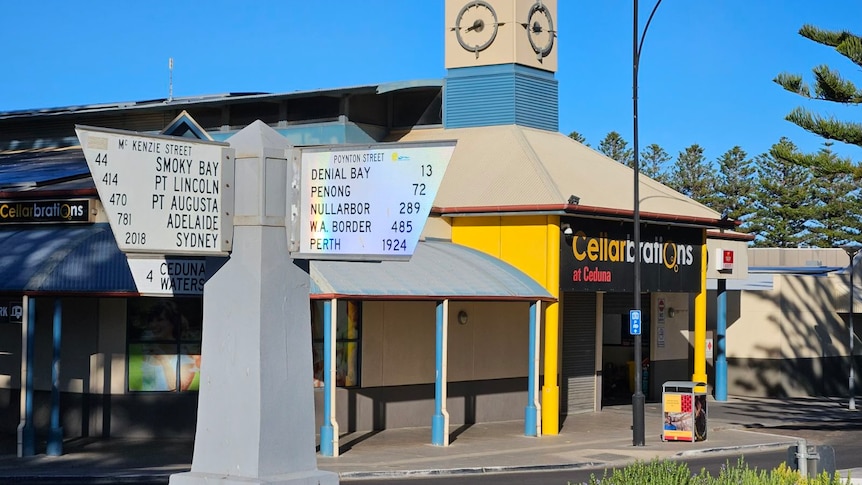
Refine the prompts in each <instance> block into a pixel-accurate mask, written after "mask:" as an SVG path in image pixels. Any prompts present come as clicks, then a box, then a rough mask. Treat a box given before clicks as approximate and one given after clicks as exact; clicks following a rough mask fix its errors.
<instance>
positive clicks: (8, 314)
mask: <svg viewBox="0 0 862 485" xmlns="http://www.w3.org/2000/svg"><path fill="white" fill-rule="evenodd" d="M23 321H24V303H23V302H22V301H21V300H12V301H0V323H22V322H23Z"/></svg>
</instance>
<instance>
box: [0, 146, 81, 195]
mask: <svg viewBox="0 0 862 485" xmlns="http://www.w3.org/2000/svg"><path fill="white" fill-rule="evenodd" d="M58 184H60V185H62V188H63V189H88V188H94V187H95V186H94V185H93V181H92V178H91V177H90V170H89V169H88V168H87V161H86V159H85V158H84V154H83V152H82V151H81V149H80V147H74V148H62V149H50V150H24V151H11V152H0V192H16V191H24V190H34V189H42V190H44V189H46V188H51V189H57V187H56V186H54V185H58ZM48 186H51V187H48Z"/></svg>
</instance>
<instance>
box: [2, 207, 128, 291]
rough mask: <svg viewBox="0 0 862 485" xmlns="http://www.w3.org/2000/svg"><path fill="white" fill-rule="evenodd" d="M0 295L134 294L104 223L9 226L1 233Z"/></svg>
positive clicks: (124, 260) (123, 258)
mask: <svg viewBox="0 0 862 485" xmlns="http://www.w3.org/2000/svg"><path fill="white" fill-rule="evenodd" d="M0 291H4V292H15V293H20V292H49V293H117V292H137V287H136V286H135V282H134V280H133V279H132V273H131V272H130V271H129V265H128V264H127V263H126V256H125V255H124V254H123V253H122V252H120V250H119V248H118V247H117V243H116V241H115V240H114V235H113V234H112V233H111V228H110V226H109V225H108V224H106V223H100V224H88V225H81V226H68V225H66V226H64V225H45V226H35V225H34V226H8V227H4V228H2V230H0Z"/></svg>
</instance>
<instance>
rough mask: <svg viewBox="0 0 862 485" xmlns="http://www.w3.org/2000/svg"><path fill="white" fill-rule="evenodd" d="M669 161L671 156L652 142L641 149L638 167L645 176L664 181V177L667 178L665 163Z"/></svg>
mask: <svg viewBox="0 0 862 485" xmlns="http://www.w3.org/2000/svg"><path fill="white" fill-rule="evenodd" d="M669 161H671V157H670V155H668V154H667V152H666V151H664V148H662V147H660V146H659V145H657V144H655V143H653V144H651V145H648V146H647V147H646V148H644V149H643V151H641V154H640V158H639V160H638V166H639V167H638V168H640V171H641V173H642V174H644V175H646V176H647V177H649V178H651V179H655V180H658V181H659V182H662V183H664V179H666V178H667V177H666V174H665V164H666V163H667V162H669Z"/></svg>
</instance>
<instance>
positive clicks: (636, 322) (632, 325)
mask: <svg viewBox="0 0 862 485" xmlns="http://www.w3.org/2000/svg"><path fill="white" fill-rule="evenodd" d="M629 334H631V335H640V334H641V311H640V310H629Z"/></svg>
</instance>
